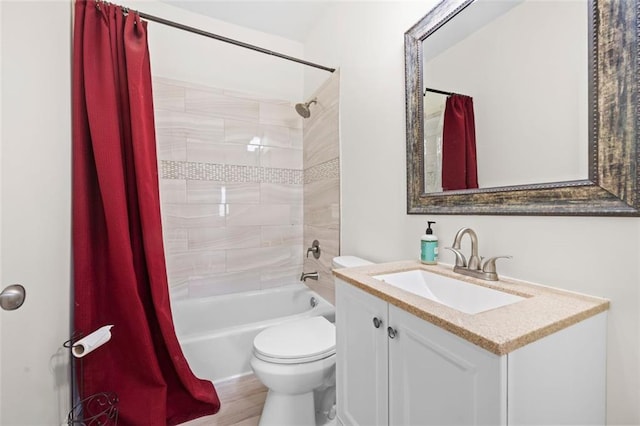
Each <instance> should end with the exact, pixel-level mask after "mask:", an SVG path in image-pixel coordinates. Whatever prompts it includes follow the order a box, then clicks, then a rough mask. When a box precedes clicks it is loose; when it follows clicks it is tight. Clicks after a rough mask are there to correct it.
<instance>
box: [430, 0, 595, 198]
mask: <svg viewBox="0 0 640 426" xmlns="http://www.w3.org/2000/svg"><path fill="white" fill-rule="evenodd" d="M483 5H486V6H492V7H495V6H494V4H493V3H483V2H479V3H474V4H473V5H471V6H470V7H469V8H468V9H470V11H469V13H470V14H471V15H473V14H474V13H476V12H474V10H473V7H474V6H477V7H481V6H483ZM466 11H467V9H465V11H464V12H462V13H465V12H466ZM587 12H588V8H587V5H586V2H583V1H571V2H557V3H552V2H540V1H535V0H534V1H526V2H523V3H520V4H518V5H517V6H515V7H513V8H512V9H510V10H509V11H508V12H507V13H505V14H504V15H502V16H499V17H498V18H496V19H495V20H494V21H492V22H490V23H489V24H488V25H486V26H484V27H483V28H480V29H479V30H477V31H476V32H474V33H473V34H471V35H469V36H468V37H466V38H464V39H463V40H461V41H459V42H458V43H457V44H455V45H453V46H451V47H450V48H449V49H447V50H446V51H444V52H442V53H441V54H439V55H438V56H436V57H435V58H432V59H431V60H425V64H424V76H425V78H424V80H425V82H424V84H425V86H426V87H432V88H436V89H441V90H446V91H453V92H458V93H462V94H465V95H468V96H471V97H473V105H474V112H475V123H476V140H477V144H476V149H477V155H478V184H479V185H480V187H481V188H488V187H494V186H506V185H522V184H530V183H540V182H559V181H565V180H577V179H586V178H587V176H588V163H589V161H588V153H587V144H586V143H584V141H586V140H587V138H588V136H589V135H588V128H589V125H588V119H587V113H588V110H589V109H588V108H587V89H588V78H587V74H588V73H587V67H588V60H587V57H588V48H587V47H588V37H587V31H586V28H587V20H588V17H587ZM477 13H479V12H477ZM457 18H458V17H456V19H457ZM447 30H448V26H447V25H445V26H444V27H443V29H442V30H441V31H447ZM455 30H456V31H460V30H459V29H458V28H456V29H455ZM440 34H446V33H444V32H443V33H441V32H440V31H438V32H436V33H435V35H440ZM435 35H434V36H435ZM429 45H430V43H425V46H429ZM426 56H427V49H426V48H425V57H426ZM469 58H482V60H481V61H475V62H471V61H470V60H469ZM440 98H442V99H444V98H445V97H444V96H440ZM505 158H508V159H510V160H511V161H505Z"/></svg>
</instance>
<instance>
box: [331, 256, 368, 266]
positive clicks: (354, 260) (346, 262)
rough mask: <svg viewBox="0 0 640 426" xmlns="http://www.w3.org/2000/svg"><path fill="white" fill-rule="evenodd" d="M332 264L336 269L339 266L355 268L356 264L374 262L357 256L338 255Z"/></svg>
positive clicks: (361, 264)
mask: <svg viewBox="0 0 640 426" xmlns="http://www.w3.org/2000/svg"><path fill="white" fill-rule="evenodd" d="M331 265H332V267H333V268H334V269H338V268H353V267H356V266H365V265H373V262H369V261H368V260H364V259H361V258H359V257H357V256H338V257H334V258H333V260H332V262H331Z"/></svg>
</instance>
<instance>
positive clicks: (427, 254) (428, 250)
mask: <svg viewBox="0 0 640 426" xmlns="http://www.w3.org/2000/svg"><path fill="white" fill-rule="evenodd" d="M434 223H435V222H432V221H429V222H427V230H426V231H425V234H424V235H423V236H422V238H420V261H421V262H422V263H425V264H427V265H435V264H437V263H438V237H436V236H435V235H433V229H431V225H432V224H434Z"/></svg>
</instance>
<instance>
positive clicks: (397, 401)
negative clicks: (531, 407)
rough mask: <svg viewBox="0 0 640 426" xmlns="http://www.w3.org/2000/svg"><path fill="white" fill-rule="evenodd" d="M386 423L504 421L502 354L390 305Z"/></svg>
mask: <svg viewBox="0 0 640 426" xmlns="http://www.w3.org/2000/svg"><path fill="white" fill-rule="evenodd" d="M389 325H390V326H391V327H392V328H393V329H394V330H395V335H394V333H391V335H393V336H394V337H393V338H391V336H389V337H390V339H389V389H390V390H389V424H390V425H411V426H418V425H442V426H444V425H456V426H457V425H492V426H493V425H505V424H506V416H507V407H506V373H507V362H506V357H504V356H502V357H500V356H498V355H494V354H492V353H490V352H488V351H486V350H484V349H482V348H480V347H478V346H476V345H473V344H472V343H469V342H467V341H465V340H463V339H462V338H460V337H458V336H455V335H454V334H452V333H449V332H447V331H445V330H442V329H440V328H439V327H437V326H435V325H433V324H431V323H429V322H427V321H424V320H422V319H420V318H418V317H416V316H414V315H411V314H409V313H407V312H405V311H403V310H401V309H398V308H396V307H395V306H392V305H389Z"/></svg>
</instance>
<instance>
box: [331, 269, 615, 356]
mask: <svg viewBox="0 0 640 426" xmlns="http://www.w3.org/2000/svg"><path fill="white" fill-rule="evenodd" d="M414 269H423V270H426V271H429V272H433V273H436V274H440V275H444V276H448V277H452V278H456V279H458V280H460V281H465V282H469V283H473V284H477V285H481V286H484V287H489V288H493V289H496V290H501V291H504V292H507V293H512V294H516V295H518V296H522V297H525V298H526V299H525V300H521V301H519V302H516V303H513V304H511V305H507V306H502V307H499V308H495V309H492V310H488V311H484V312H480V313H477V314H473V315H471V314H466V313H463V312H460V311H458V310H456V309H453V308H450V307H448V306H445V305H442V304H440V303H437V302H434V301H431V300H429V299H426V298H423V297H420V296H417V295H415V294H413V293H409V292H407V291H404V290H401V289H399V288H397V287H394V286H392V285H390V284H387V283H385V282H383V281H380V280H377V279H375V278H373V276H374V275H380V274H387V273H393V272H401V271H408V270H414ZM452 269H453V268H452V267H451V266H444V265H433V266H432V265H423V264H422V263H420V262H418V261H402V262H393V263H382V264H374V265H367V266H359V267H355V268H343V269H335V270H334V271H333V274H334V275H335V276H336V277H338V278H340V279H342V280H343V281H346V282H347V283H349V284H352V285H354V286H356V287H358V288H361V289H362V290H364V291H366V292H368V293H370V294H372V295H374V296H377V297H379V298H381V299H383V300H385V301H387V302H389V303H391V304H392V305H395V306H397V307H399V308H400V309H403V310H405V311H407V312H409V313H411V314H413V315H415V316H417V317H420V318H422V319H424V320H426V321H429V322H430V323H432V324H435V325H437V326H439V327H441V328H443V329H445V330H448V331H449V332H451V333H454V334H456V335H458V336H460V337H462V338H464V339H466V340H468V341H469V342H471V343H474V344H476V345H478V346H480V347H482V348H484V349H486V350H488V351H490V352H493V353H494V354H497V355H504V354H508V353H509V352H512V351H514V350H515V349H518V348H520V347H522V346H524V345H527V344H529V343H532V342H534V341H536V340H538V339H541V338H542V337H545V336H547V335H549V334H552V333H555V332H556V331H559V330H562V329H563V328H566V327H568V326H570V325H572V324H575V323H578V322H580V321H582V320H584V319H586V318H589V317H591V316H593V315H596V314H598V313H600V312H603V311H606V310H607V309H609V301H608V300H606V299H601V298H598V297H592V296H587V295H584V294H580V293H574V292H570V291H566V290H560V289H557V288H552V287H546V286H543V285H538V284H531V283H527V282H523V281H517V280H512V279H507V278H504V279H503V278H500V280H499V281H484V280H480V279H476V278H472V277H467V276H465V275H460V274H457V273H454V272H453V270H452Z"/></svg>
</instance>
